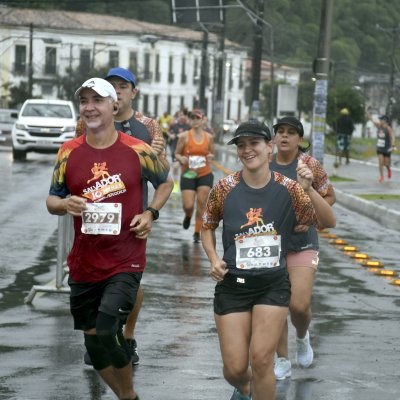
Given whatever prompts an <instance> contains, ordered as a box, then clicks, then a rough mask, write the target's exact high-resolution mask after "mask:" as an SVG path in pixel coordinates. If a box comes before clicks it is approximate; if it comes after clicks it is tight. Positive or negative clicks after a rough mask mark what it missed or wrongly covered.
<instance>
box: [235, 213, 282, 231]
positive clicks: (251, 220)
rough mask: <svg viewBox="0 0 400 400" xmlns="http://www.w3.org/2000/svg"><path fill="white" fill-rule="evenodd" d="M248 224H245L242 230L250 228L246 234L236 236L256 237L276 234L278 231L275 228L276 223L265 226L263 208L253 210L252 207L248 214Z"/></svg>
mask: <svg viewBox="0 0 400 400" xmlns="http://www.w3.org/2000/svg"><path fill="white" fill-rule="evenodd" d="M246 218H247V222H246V223H245V224H243V225H242V226H241V227H240V229H243V228H246V227H249V229H248V231H247V232H246V233H240V234H239V235H236V236H242V235H256V234H260V233H269V234H276V233H277V232H276V230H275V228H274V223H273V222H271V223H269V224H265V222H264V217H263V214H262V208H253V207H251V208H250V209H249V211H248V212H247V213H246Z"/></svg>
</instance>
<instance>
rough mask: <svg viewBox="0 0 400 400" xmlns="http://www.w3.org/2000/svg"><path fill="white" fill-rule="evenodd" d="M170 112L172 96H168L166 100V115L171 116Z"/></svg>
mask: <svg viewBox="0 0 400 400" xmlns="http://www.w3.org/2000/svg"><path fill="white" fill-rule="evenodd" d="M171 110H172V96H171V95H170V94H169V95H168V98H167V113H168V114H170V115H171Z"/></svg>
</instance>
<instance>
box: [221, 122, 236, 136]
mask: <svg viewBox="0 0 400 400" xmlns="http://www.w3.org/2000/svg"><path fill="white" fill-rule="evenodd" d="M237 127H238V124H237V122H236V121H235V120H233V119H226V120H225V121H224V123H223V124H222V129H223V131H224V135H226V134H230V135H232V134H233V133H234V132H235V130H236V128H237Z"/></svg>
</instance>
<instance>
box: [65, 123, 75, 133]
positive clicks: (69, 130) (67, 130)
mask: <svg viewBox="0 0 400 400" xmlns="http://www.w3.org/2000/svg"><path fill="white" fill-rule="evenodd" d="M63 132H75V125H69V126H64V128H63Z"/></svg>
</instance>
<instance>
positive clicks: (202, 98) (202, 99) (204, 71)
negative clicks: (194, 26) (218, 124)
mask: <svg viewBox="0 0 400 400" xmlns="http://www.w3.org/2000/svg"><path fill="white" fill-rule="evenodd" d="M201 25H202V28H203V43H202V47H201V71H200V88H199V91H200V93H199V106H200V108H201V109H202V110H203V112H204V113H206V114H207V104H206V86H207V78H208V57H207V47H208V31H207V28H206V27H205V26H204V25H203V24H201Z"/></svg>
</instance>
